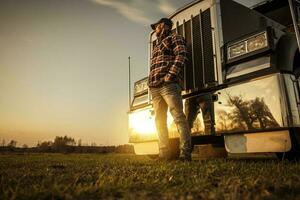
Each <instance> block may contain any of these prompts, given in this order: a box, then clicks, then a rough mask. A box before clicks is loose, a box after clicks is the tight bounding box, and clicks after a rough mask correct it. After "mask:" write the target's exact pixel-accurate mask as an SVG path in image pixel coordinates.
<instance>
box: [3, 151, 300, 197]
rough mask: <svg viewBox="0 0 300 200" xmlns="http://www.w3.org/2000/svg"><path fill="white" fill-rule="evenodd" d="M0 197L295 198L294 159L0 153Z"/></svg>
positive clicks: (298, 187) (299, 185)
mask: <svg viewBox="0 0 300 200" xmlns="http://www.w3.org/2000/svg"><path fill="white" fill-rule="evenodd" d="M0 199H280V200H282V199H300V163H289V162H283V161H278V160H274V159H259V160H257V159H255V160H249V159H247V160H245V159H244V160H241V159H239V160H238V159H210V160H201V161H192V162H191V163H182V162H179V161H170V162H156V161H153V160H151V159H150V158H148V157H146V156H136V155H122V154H106V155H99V154H29V155H26V154H25V155H16V154H6V155H0Z"/></svg>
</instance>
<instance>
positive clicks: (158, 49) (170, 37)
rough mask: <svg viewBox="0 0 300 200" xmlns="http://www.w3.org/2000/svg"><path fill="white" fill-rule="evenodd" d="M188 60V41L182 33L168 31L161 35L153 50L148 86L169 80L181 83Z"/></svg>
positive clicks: (154, 85)
mask: <svg viewBox="0 0 300 200" xmlns="http://www.w3.org/2000/svg"><path fill="white" fill-rule="evenodd" d="M186 60H187V48H186V42H185V40H184V38H183V37H182V36H181V35H178V34H176V33H172V34H171V33H168V34H167V35H162V36H161V37H159V38H158V42H157V44H156V45H155V46H154V47H153V50H152V58H151V66H150V74H149V77H148V86H149V87H159V86H161V85H162V84H163V83H169V82H177V83H181V82H182V81H183V70H184V65H185V63H186Z"/></svg>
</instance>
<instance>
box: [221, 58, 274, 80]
mask: <svg viewBox="0 0 300 200" xmlns="http://www.w3.org/2000/svg"><path fill="white" fill-rule="evenodd" d="M261 59H268V61H267V62H264V63H261V64H258V63H256V62H259V61H260V60H261ZM251 64H252V65H254V66H251ZM257 64H258V65H257ZM249 65H250V66H249ZM239 66H240V67H247V68H245V69H242V70H240V71H237V72H233V73H229V74H228V71H227V72H226V79H228V78H234V77H238V76H242V75H245V74H249V73H252V72H255V71H258V70H262V69H266V68H269V67H271V64H270V57H267V58H266V57H261V58H258V59H255V60H251V61H248V62H244V63H240V64H237V65H235V66H232V67H231V68H234V67H239Z"/></svg>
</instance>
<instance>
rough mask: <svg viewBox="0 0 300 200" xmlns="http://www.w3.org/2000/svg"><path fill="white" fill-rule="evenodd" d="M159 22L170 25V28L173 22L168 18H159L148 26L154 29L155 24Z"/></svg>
mask: <svg viewBox="0 0 300 200" xmlns="http://www.w3.org/2000/svg"><path fill="white" fill-rule="evenodd" d="M159 23H164V24H166V25H168V26H170V28H172V26H173V22H172V20H170V19H169V18H161V19H160V20H158V22H156V23H154V24H151V25H150V26H151V28H152V29H153V30H155V26H156V25H157V24H159Z"/></svg>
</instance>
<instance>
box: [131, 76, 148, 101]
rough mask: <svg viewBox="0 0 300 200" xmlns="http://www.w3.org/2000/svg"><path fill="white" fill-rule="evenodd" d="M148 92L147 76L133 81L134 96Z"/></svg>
mask: <svg viewBox="0 0 300 200" xmlns="http://www.w3.org/2000/svg"><path fill="white" fill-rule="evenodd" d="M147 92H148V85H147V77H146V78H143V79H142V80H139V81H137V82H135V83H134V96H135V97H136V96H140V95H143V94H146V93H147Z"/></svg>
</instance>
